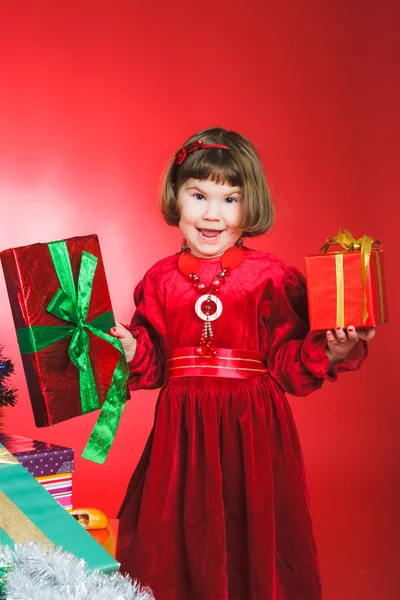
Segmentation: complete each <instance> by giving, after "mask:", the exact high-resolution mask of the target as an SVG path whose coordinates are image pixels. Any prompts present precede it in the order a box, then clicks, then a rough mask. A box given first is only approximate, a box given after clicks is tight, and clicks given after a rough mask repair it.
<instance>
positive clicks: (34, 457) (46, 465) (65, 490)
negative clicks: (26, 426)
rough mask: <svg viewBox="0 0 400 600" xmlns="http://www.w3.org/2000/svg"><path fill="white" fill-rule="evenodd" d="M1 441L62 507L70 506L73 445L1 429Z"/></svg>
mask: <svg viewBox="0 0 400 600" xmlns="http://www.w3.org/2000/svg"><path fill="white" fill-rule="evenodd" d="M0 444H3V446H4V447H5V448H6V449H7V450H8V451H9V452H10V453H11V454H12V455H13V456H15V458H16V459H17V460H18V462H19V463H21V465H23V466H24V467H25V469H26V470H27V471H28V473H30V474H31V475H33V477H34V478H35V479H36V481H38V482H39V483H40V484H41V485H42V486H43V487H44V489H45V490H47V491H48V492H49V493H50V494H51V495H52V496H53V498H54V499H55V500H57V502H58V503H59V504H61V506H62V507H63V508H65V509H66V510H72V506H73V504H72V474H73V472H74V451H73V449H72V448H66V447H64V446H58V445H56V444H49V443H46V442H39V441H37V440H31V439H29V438H26V437H22V436H19V435H10V434H7V433H0Z"/></svg>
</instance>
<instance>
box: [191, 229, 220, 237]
mask: <svg viewBox="0 0 400 600" xmlns="http://www.w3.org/2000/svg"><path fill="white" fill-rule="evenodd" d="M197 231H199V232H200V233H201V235H202V237H204V238H207V239H208V240H214V239H217V238H218V237H219V236H220V235H221V233H222V231H223V230H221V229H198V230H197Z"/></svg>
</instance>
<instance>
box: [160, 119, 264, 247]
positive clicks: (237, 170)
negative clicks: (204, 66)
mask: <svg viewBox="0 0 400 600" xmlns="http://www.w3.org/2000/svg"><path fill="white" fill-rule="evenodd" d="M198 140H202V142H203V143H204V144H221V145H224V146H228V148H229V150H225V149H222V148H208V149H201V150H197V151H195V152H190V153H188V154H187V156H186V159H185V160H184V161H183V163H182V164H181V165H178V164H176V163H175V162H173V163H172V164H171V165H170V167H169V168H168V170H167V172H166V174H165V176H164V181H163V185H162V191H161V202H160V204H161V211H162V214H163V217H164V219H165V221H166V222H167V223H168V225H175V226H178V225H179V221H180V210H179V206H178V194H179V190H180V188H181V187H182V185H183V184H184V183H185V182H186V181H187V180H188V179H191V178H193V179H199V180H205V179H210V180H211V181H214V182H215V183H220V184H225V183H227V184H229V185H231V186H232V187H236V186H238V187H240V188H241V204H242V207H243V214H242V219H241V222H240V224H239V226H238V229H241V230H242V231H244V232H245V233H244V235H247V236H257V235H262V234H263V233H265V232H266V231H268V229H270V227H271V226H272V223H273V219H274V209H273V205H272V201H271V196H270V192H269V189H268V186H267V182H266V180H265V175H264V172H263V168H262V165H261V161H260V158H259V156H258V154H257V152H256V150H255V148H254V146H253V145H252V144H251V143H250V142H249V141H248V140H246V138H244V137H243V136H242V135H240V134H239V133H236V132H235V131H227V130H225V129H221V128H214V129H205V130H203V131H199V132H198V133H195V134H194V135H193V136H192V137H190V138H189V139H188V140H187V141H186V142H185V144H184V146H186V145H187V144H190V143H192V142H196V141H198Z"/></svg>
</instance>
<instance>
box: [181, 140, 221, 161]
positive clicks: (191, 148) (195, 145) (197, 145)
mask: <svg viewBox="0 0 400 600" xmlns="http://www.w3.org/2000/svg"><path fill="white" fill-rule="evenodd" d="M207 148H222V149H223V150H229V148H228V146H222V145H221V144H203V142H202V141H201V140H198V141H197V142H192V143H191V144H187V145H186V146H183V148H181V149H180V150H178V152H177V153H176V154H175V164H177V165H181V164H182V163H183V161H184V160H185V158H186V157H187V155H188V154H189V153H190V152H196V150H206V149H207Z"/></svg>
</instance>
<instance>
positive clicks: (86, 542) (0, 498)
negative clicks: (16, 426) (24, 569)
mask: <svg viewBox="0 0 400 600" xmlns="http://www.w3.org/2000/svg"><path fill="white" fill-rule="evenodd" d="M26 542H36V543H38V544H40V545H41V546H44V547H61V548H62V549H63V550H64V551H65V552H69V553H71V554H73V555H74V556H76V557H78V558H82V559H83V560H84V561H85V562H86V564H87V566H88V568H89V570H94V569H100V570H101V571H103V572H105V573H108V572H112V571H117V570H118V568H119V564H118V563H117V562H116V561H115V560H114V559H113V558H112V557H111V556H110V554H109V553H108V552H106V550H104V548H102V547H101V546H100V545H99V544H98V543H97V542H96V541H95V540H94V539H93V537H92V536H91V535H89V534H88V533H87V531H85V530H84V529H83V527H81V526H80V525H79V523H77V521H76V520H75V519H74V518H73V517H72V516H71V515H70V514H69V513H68V512H67V511H66V510H64V509H63V508H62V507H61V506H60V505H59V504H58V502H57V501H56V500H54V498H52V496H51V495H50V494H48V493H47V492H46V490H44V489H43V487H42V486H41V485H40V483H38V482H37V481H36V480H35V478H34V477H32V475H31V474H30V473H28V471H27V470H26V469H25V468H24V467H23V466H22V465H21V464H20V463H19V462H18V460H17V459H16V458H15V456H13V455H12V454H11V453H10V452H8V450H7V449H6V448H5V447H4V446H3V445H2V444H0V545H7V546H10V547H11V548H13V547H14V545H15V544H16V543H18V544H23V543H26Z"/></svg>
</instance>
